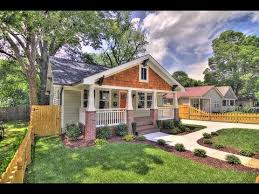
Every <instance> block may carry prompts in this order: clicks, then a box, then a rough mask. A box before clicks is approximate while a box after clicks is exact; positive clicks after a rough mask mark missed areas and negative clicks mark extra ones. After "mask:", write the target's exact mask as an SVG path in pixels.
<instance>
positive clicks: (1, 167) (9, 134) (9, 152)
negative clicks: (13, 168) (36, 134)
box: [0, 121, 28, 175]
mask: <svg viewBox="0 0 259 194" xmlns="http://www.w3.org/2000/svg"><path fill="white" fill-rule="evenodd" d="M4 126H6V129H5V136H4V138H3V139H0V175H1V174H2V173H3V172H4V171H5V169H6V167H7V166H8V163H9V162H10V161H11V159H12V158H13V156H14V154H15V152H16V150H17V148H18V147H19V145H20V144H21V142H22V140H23V138H24V136H25V134H26V131H27V127H28V123H27V122H19V121H17V122H8V123H4Z"/></svg>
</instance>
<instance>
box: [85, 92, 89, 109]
mask: <svg viewBox="0 0 259 194" xmlns="http://www.w3.org/2000/svg"><path fill="white" fill-rule="evenodd" d="M88 93H89V92H88V90H84V107H87V106H88Z"/></svg>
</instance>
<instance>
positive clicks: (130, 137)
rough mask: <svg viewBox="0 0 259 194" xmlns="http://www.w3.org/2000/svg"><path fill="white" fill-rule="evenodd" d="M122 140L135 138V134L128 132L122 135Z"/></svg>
mask: <svg viewBox="0 0 259 194" xmlns="http://www.w3.org/2000/svg"><path fill="white" fill-rule="evenodd" d="M122 139H123V140H125V141H133V140H134V139H135V136H134V135H132V134H128V135H125V136H123V137H122Z"/></svg>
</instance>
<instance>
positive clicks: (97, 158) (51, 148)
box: [26, 137, 256, 183]
mask: <svg viewBox="0 0 259 194" xmlns="http://www.w3.org/2000/svg"><path fill="white" fill-rule="evenodd" d="M33 158H34V159H33V162H32V164H31V165H30V166H29V169H28V172H27V177H26V182H28V183H237V182H239V183H254V182H255V177H256V175H255V174H253V173H243V172H237V171H233V170H226V169H217V168H214V167H209V166H206V165H204V164H201V163H197V162H194V161H191V160H188V159H185V158H182V157H179V156H176V155H174V154H172V153H168V152H166V151H163V150H161V149H159V148H155V147H153V146H151V145H148V144H131V143H110V144H107V145H104V146H102V147H89V148H78V149H72V148H67V147H65V146H64V145H63V143H62V142H61V140H60V139H59V138H57V137H45V138H40V139H37V140H36V145H35V152H34V156H33Z"/></svg>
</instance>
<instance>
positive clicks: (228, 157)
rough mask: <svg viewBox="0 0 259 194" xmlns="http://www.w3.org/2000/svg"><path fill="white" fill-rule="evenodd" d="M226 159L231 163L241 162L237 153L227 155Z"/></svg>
mask: <svg viewBox="0 0 259 194" xmlns="http://www.w3.org/2000/svg"><path fill="white" fill-rule="evenodd" d="M226 161H227V162H228V163H229V164H241V161H240V159H239V158H238V157H236V156H235V155H227V156H226Z"/></svg>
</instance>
